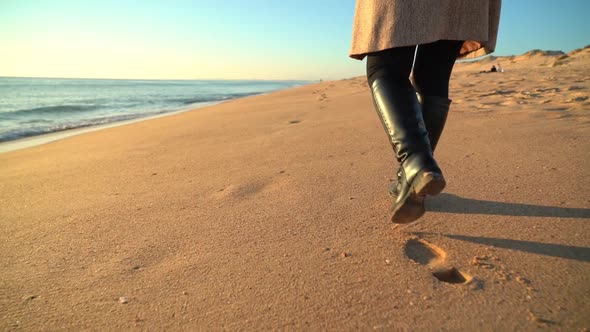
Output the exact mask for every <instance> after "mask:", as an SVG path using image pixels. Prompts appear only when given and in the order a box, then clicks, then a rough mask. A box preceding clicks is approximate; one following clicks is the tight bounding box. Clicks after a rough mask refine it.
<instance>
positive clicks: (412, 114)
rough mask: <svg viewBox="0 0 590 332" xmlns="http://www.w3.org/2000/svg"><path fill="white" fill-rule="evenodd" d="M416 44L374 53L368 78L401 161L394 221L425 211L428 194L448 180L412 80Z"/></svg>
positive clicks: (440, 187) (413, 216)
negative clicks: (434, 151)
mask: <svg viewBox="0 0 590 332" xmlns="http://www.w3.org/2000/svg"><path fill="white" fill-rule="evenodd" d="M414 49H415V48H414V47H400V48H394V49H390V50H386V51H382V52H377V53H373V54H370V55H369V56H368V59H367V79H368V82H369V85H370V87H371V92H372V95H373V101H374V103H375V109H376V110H377V114H378V115H379V117H380V119H381V122H382V124H383V127H384V128H385V131H386V132H387V134H388V136H389V140H390V143H391V145H392V147H393V150H394V152H395V156H396V159H397V160H398V162H399V163H400V170H401V181H400V192H399V195H398V196H397V198H396V201H395V203H394V206H393V216H392V218H391V219H392V221H393V222H396V223H407V222H411V221H414V220H416V219H418V218H420V217H421V216H422V215H423V214H424V203H423V202H424V196H425V195H436V194H438V193H439V192H441V191H442V189H443V188H444V186H445V180H444V178H443V176H442V172H441V170H440V168H439V167H438V165H437V164H436V161H435V160H434V158H433V157H432V151H431V147H430V143H429V141H428V134H427V132H426V129H425V127H424V122H423V119H422V112H421V109H420V104H419V103H418V99H417V97H416V91H415V89H414V87H413V86H412V84H411V83H410V80H409V74H410V71H411V67H412V62H413V58H414Z"/></svg>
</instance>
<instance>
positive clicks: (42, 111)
mask: <svg viewBox="0 0 590 332" xmlns="http://www.w3.org/2000/svg"><path fill="white" fill-rule="evenodd" d="M101 107H102V106H101V105H55V106H43V107H34V108H25V109H20V110H16V111H12V112H3V113H0V115H5V116H6V115H11V116H13V115H16V116H20V115H31V116H32V115H47V114H53V115H62V114H64V113H79V112H85V111H95V110H97V109H100V108H101Z"/></svg>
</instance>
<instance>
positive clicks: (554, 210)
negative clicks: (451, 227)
mask: <svg viewBox="0 0 590 332" xmlns="http://www.w3.org/2000/svg"><path fill="white" fill-rule="evenodd" d="M426 202H427V206H426V208H427V210H428V211H436V212H446V213H464V214H494V215H504V216H517V217H553V218H580V219H584V218H590V209H583V208H565V207H556V206H542V205H531V204H519V203H503V202H494V201H482V200H479V199H471V198H463V197H459V196H457V195H453V194H446V193H443V194H440V195H438V196H435V197H432V198H430V199H429V200H427V201H426Z"/></svg>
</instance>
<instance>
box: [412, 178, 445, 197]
mask: <svg viewBox="0 0 590 332" xmlns="http://www.w3.org/2000/svg"><path fill="white" fill-rule="evenodd" d="M417 176H418V177H419V178H418V179H416V180H418V181H417V183H416V186H415V187H414V193H415V194H416V195H417V196H426V195H430V196H434V195H438V194H440V193H441V192H442V191H443V189H445V186H446V184H447V183H446V181H445V178H444V177H443V175H442V174H440V173H435V172H422V173H420V174H419V175H417Z"/></svg>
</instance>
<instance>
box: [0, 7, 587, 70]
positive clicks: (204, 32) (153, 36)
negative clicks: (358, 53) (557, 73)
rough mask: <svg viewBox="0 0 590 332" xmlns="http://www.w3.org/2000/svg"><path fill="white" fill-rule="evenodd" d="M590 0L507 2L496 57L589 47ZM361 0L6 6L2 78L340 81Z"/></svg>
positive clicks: (350, 63)
mask: <svg viewBox="0 0 590 332" xmlns="http://www.w3.org/2000/svg"><path fill="white" fill-rule="evenodd" d="M589 12H590V1H588V0H563V1H550V0H504V1H503V6H502V16H501V20H500V31H499V36H498V45H497V49H496V55H512V54H521V53H524V52H526V51H528V50H530V49H546V50H562V51H565V52H568V51H571V50H572V49H575V48H580V47H583V46H585V45H586V44H590V23H589V20H588V19H587V17H586V16H587V14H588V13H589ZM353 14H354V0H321V1H317V0H313V1H312V0H297V1H291V0H289V1H276V0H252V1H244V0H225V1H209V0H200V1H199V0H191V1H189V0H176V1H164V0H161V1H157V0H155V1H140V0H102V1H87V0H2V1H0V45H2V52H0V76H33V77H78V78H139V79H314V80H315V79H340V78H346V77H352V76H359V75H362V74H363V73H364V64H363V63H362V62H360V61H355V60H351V59H349V58H348V50H349V47H350V35H351V26H352V17H353Z"/></svg>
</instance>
